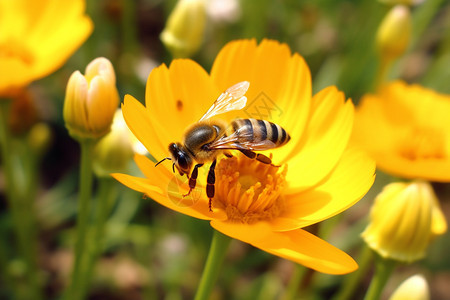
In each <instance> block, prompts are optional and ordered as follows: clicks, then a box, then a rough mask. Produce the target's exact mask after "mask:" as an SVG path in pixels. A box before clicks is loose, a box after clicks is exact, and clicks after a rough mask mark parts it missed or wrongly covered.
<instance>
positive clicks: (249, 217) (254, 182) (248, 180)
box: [213, 155, 287, 223]
mask: <svg viewBox="0 0 450 300" xmlns="http://www.w3.org/2000/svg"><path fill="white" fill-rule="evenodd" d="M286 172H287V165H282V166H280V167H278V166H273V165H270V164H264V163H261V162H259V161H257V160H254V159H249V158H247V157H245V156H244V155H239V156H233V157H230V158H224V159H222V160H220V161H219V163H218V165H217V167H216V184H215V186H216V194H215V197H214V199H213V207H216V208H221V209H223V210H224V211H225V212H226V214H227V216H228V220H230V221H232V222H240V223H254V222H256V221H261V220H270V219H273V218H275V217H277V216H278V215H279V214H280V213H281V212H282V210H283V207H284V205H283V204H284V203H283V200H282V199H283V197H282V191H283V189H284V188H285V187H286V180H285V176H286Z"/></svg>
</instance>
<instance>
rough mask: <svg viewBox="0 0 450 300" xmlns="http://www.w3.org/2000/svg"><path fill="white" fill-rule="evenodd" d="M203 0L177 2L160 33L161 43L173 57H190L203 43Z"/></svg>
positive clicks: (204, 5)
mask: <svg viewBox="0 0 450 300" xmlns="http://www.w3.org/2000/svg"><path fill="white" fill-rule="evenodd" d="M205 25H206V4H205V0H179V1H178V2H177V4H176V6H175V8H174V9H173V11H172V13H171V14H170V16H169V19H168V20H167V24H166V27H165V28H164V30H163V32H162V33H161V41H162V42H163V43H164V45H165V46H166V47H167V49H168V50H169V51H170V52H171V53H172V55H173V56H174V57H178V58H183V57H190V56H191V55H193V54H194V53H195V52H197V51H198V49H199V48H200V46H201V45H202V43H203V36H204V34H205Z"/></svg>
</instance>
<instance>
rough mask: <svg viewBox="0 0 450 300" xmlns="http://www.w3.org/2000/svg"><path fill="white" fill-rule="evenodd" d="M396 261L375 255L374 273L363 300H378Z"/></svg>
mask: <svg viewBox="0 0 450 300" xmlns="http://www.w3.org/2000/svg"><path fill="white" fill-rule="evenodd" d="M395 266H396V262H395V261H393V260H390V259H384V258H382V257H380V256H378V255H377V257H376V260H375V275H374V277H373V278H372V281H371V282H370V286H369V290H368V291H367V293H366V296H365V297H364V300H378V299H380V296H381V292H382V291H383V288H384V286H385V284H386V282H387V281H388V279H389V277H390V275H391V274H392V271H393V270H394V269H395Z"/></svg>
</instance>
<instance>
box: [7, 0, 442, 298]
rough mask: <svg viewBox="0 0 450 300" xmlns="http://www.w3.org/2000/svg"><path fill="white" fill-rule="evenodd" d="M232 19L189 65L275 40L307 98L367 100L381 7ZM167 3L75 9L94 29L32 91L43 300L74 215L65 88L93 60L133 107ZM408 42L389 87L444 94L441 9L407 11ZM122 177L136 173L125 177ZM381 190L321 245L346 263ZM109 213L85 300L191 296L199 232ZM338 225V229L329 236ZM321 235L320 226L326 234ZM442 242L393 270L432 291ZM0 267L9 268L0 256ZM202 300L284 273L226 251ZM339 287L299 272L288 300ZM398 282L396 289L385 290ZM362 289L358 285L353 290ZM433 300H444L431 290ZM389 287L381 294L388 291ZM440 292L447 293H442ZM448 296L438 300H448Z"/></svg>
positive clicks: (309, 0) (354, 4)
mask: <svg viewBox="0 0 450 300" xmlns="http://www.w3.org/2000/svg"><path fill="white" fill-rule="evenodd" d="M238 3H240V9H241V12H240V17H239V18H237V19H236V20H235V21H233V22H229V23H227V22H215V21H214V20H211V19H210V20H209V22H210V24H209V25H208V28H207V31H206V36H205V41H204V46H203V47H202V49H201V50H200V52H199V53H197V54H196V55H195V57H194V58H193V59H194V60H196V61H198V62H199V63H200V64H201V65H202V66H204V67H205V68H206V70H209V69H210V67H211V65H212V62H213V60H214V57H215V56H216V54H217V53H218V51H219V50H220V48H221V47H222V46H223V45H225V44H226V43H227V42H228V41H230V40H233V39H240V38H256V39H257V40H261V39H263V38H270V39H276V40H278V41H280V42H284V43H287V44H288V45H289V46H290V48H291V50H292V51H295V52H298V53H300V54H301V55H302V56H303V57H304V58H305V60H306V62H307V63H308V65H309V67H310V69H311V74H312V77H313V88H314V91H315V92H317V91H319V90H321V89H322V88H324V87H326V86H329V85H336V86H337V87H338V88H339V89H341V90H343V91H344V92H345V94H346V96H347V97H349V98H352V99H353V100H354V101H355V102H358V99H359V98H360V97H361V95H363V94H364V93H366V92H368V91H371V89H372V88H373V87H372V84H373V81H374V78H375V74H376V71H377V67H378V57H377V54H376V51H375V49H374V36H375V33H376V30H377V27H378V25H379V23H380V21H381V19H382V18H383V16H384V15H385V13H386V12H387V11H388V9H389V7H388V6H387V5H385V4H382V3H379V2H377V1H374V0H346V1H345V0H340V1H335V0H315V1H313V0H306V1H298V0H285V1H282V0H272V1H271V0H261V1H253V0H241V1H238ZM174 4H175V1H173V0H170V1H162V0H137V1H126V0H98V1H87V5H88V6H87V13H88V15H90V17H91V18H92V20H93V22H94V24H95V29H94V32H93V34H92V36H91V37H90V38H89V40H88V41H87V42H86V43H85V44H84V45H83V46H82V47H81V48H80V49H79V50H78V52H77V53H76V54H75V55H74V56H73V57H72V58H71V59H70V60H69V61H68V62H67V63H66V64H65V66H64V67H63V68H61V69H60V70H59V71H57V72H56V73H54V74H52V75H51V76H49V77H47V78H44V79H42V80H39V81H37V82H35V83H33V84H32V86H31V88H32V90H33V91H34V93H35V94H36V95H37V102H38V104H37V105H38V109H39V111H40V112H41V115H42V118H43V119H44V120H45V121H48V122H49V123H50V124H51V126H52V130H53V133H54V139H53V144H52V147H51V148H50V149H49V152H48V153H47V154H46V155H45V157H44V160H43V163H42V165H41V174H42V176H41V177H40V178H39V184H40V187H39V192H38V195H39V197H38V200H37V207H38V225H39V231H40V232H39V264H40V266H41V267H42V278H43V280H44V281H45V282H47V283H46V287H45V291H46V295H47V299H57V297H58V295H59V294H60V292H61V289H62V287H63V285H64V284H65V281H66V280H67V275H68V270H69V269H68V265H69V264H70V259H71V258H70V255H68V250H69V249H71V248H72V247H73V243H74V241H73V239H74V222H75V213H76V190H77V187H76V178H77V172H78V164H77V162H78V155H79V153H78V151H77V146H76V144H75V143H74V142H73V141H71V140H70V139H69V138H68V135H67V132H66V130H65V128H64V124H63V120H62V113H61V112H62V105H63V100H64V94H65V87H66V83H67V80H68V78H69V76H70V74H71V73H72V72H73V71H74V70H78V69H83V68H84V66H86V65H87V64H88V63H89V62H90V61H91V60H92V59H94V58H96V57H99V56H104V57H107V58H108V59H110V60H111V62H112V63H113V65H114V66H115V68H116V73H117V84H118V89H119V93H120V96H121V99H123V96H124V95H125V94H131V95H133V96H134V97H135V98H137V99H139V100H140V101H144V98H145V81H146V77H147V76H148V74H149V73H150V71H151V68H152V67H154V66H157V65H159V64H160V63H166V64H168V63H170V61H171V57H170V54H169V53H168V52H167V51H166V50H165V49H164V47H163V45H162V44H161V42H160V40H159V34H160V32H161V31H162V29H163V27H164V24H165V21H166V19H167V15H168V14H169V13H170V11H171V9H172V8H173V6H174ZM413 22H414V23H413V26H414V39H413V42H412V44H411V46H410V49H409V50H408V52H407V53H406V54H405V55H404V56H403V57H402V59H401V60H399V61H398V62H397V63H396V64H395V67H394V68H393V70H392V72H391V74H390V76H391V78H402V79H405V80H406V81H409V82H417V83H421V84H423V85H425V86H427V87H430V88H433V89H436V90H437V91H439V92H442V93H450V84H449V82H450V81H449V79H450V68H449V66H450V3H449V2H448V1H443V0H426V1H425V2H424V3H423V4H421V5H419V6H417V7H414V8H413ZM132 168H134V172H135V173H137V171H136V167H135V166H132ZM386 182H387V177H386V176H385V175H383V174H380V175H378V179H377V182H376V184H375V186H374V188H373V189H372V191H371V192H370V193H369V194H368V196H366V197H365V198H364V199H363V200H362V201H361V202H360V203H359V204H358V205H356V206H355V207H353V208H352V209H350V210H349V211H347V212H345V213H344V214H343V216H340V217H339V219H338V220H334V219H330V220H328V221H326V222H325V223H324V224H323V227H324V228H328V229H327V230H326V234H325V235H326V236H327V237H328V239H329V240H331V242H332V243H333V244H335V245H337V246H339V247H341V249H344V250H346V251H349V252H350V253H354V254H355V255H357V253H356V252H354V251H355V250H354V249H357V248H358V245H359V244H360V243H361V241H360V239H359V233H360V232H361V231H362V229H363V228H364V225H365V222H366V219H365V217H366V216H367V213H368V209H369V207H370V203H371V201H372V199H373V197H374V195H375V194H376V193H377V192H378V191H379V190H380V189H381V187H382V186H383V185H384V184H385V183H386ZM439 188H440V189H438V193H439V194H440V195H441V196H442V197H441V200H442V201H443V202H442V203H443V208H444V211H445V212H446V214H447V216H448V215H449V212H450V206H449V205H450V204H449V203H450V202H449V199H448V195H449V194H450V190H449V188H448V186H439ZM119 195H120V196H119V198H118V199H117V200H116V202H115V203H114V205H113V207H112V211H111V216H110V219H109V222H108V224H107V228H106V230H107V234H106V238H107V240H106V246H105V249H104V255H103V256H102V259H101V261H100V262H99V263H98V265H97V269H96V271H95V272H96V275H97V276H95V280H94V284H93V288H92V291H91V296H90V299H191V298H192V296H193V295H194V293H195V288H196V285H197V283H198V280H199V277H200V274H201V270H202V268H203V264H204V261H205V257H206V255H207V249H208V247H209V243H210V239H211V230H210V226H209V225H208V223H207V222H203V221H199V220H196V219H193V218H189V217H186V216H183V215H179V214H176V213H174V212H172V211H169V210H168V209H165V208H163V207H161V206H159V205H158V204H157V203H155V202H153V201H151V199H145V198H143V197H142V195H140V194H138V193H136V192H134V191H131V190H129V189H127V188H125V187H122V186H120V187H119ZM5 205H6V204H5V201H4V200H3V199H2V201H1V202H0V216H1V218H0V234H1V235H2V236H3V237H6V240H12V239H13V237H12V236H9V235H10V233H8V232H9V231H8V228H9V227H10V226H11V225H10V220H9V217H8V211H7V209H6V207H5ZM337 223H338V224H337ZM329 224H331V225H329ZM449 240H450V239H449V235H448V234H447V235H446V236H445V237H444V238H441V239H439V240H438V241H437V242H436V243H435V244H434V245H433V248H432V249H431V250H430V252H429V254H430V255H429V258H428V259H427V260H425V261H423V262H422V263H421V264H418V265H415V266H413V267H412V268H408V269H405V270H404V271H403V273H401V276H400V277H401V278H402V279H404V278H405V277H406V275H404V274H410V273H411V272H412V271H421V272H425V273H426V274H427V275H429V276H430V278H434V279H436V284H439V283H440V282H441V281H442V280H443V279H442V277H441V276H444V277H445V276H446V278H448V276H450V257H449V256H448V254H447V252H448V249H449V248H450V245H449ZM0 254H1V255H0V259H2V258H4V257H5V256H12V257H14V252H13V249H3V248H0ZM227 260H228V263H227V264H226V265H225V266H224V268H223V272H222V273H221V275H220V277H219V280H218V285H217V290H216V291H215V292H214V293H213V298H212V299H239V300H240V299H242V300H244V299H278V298H279V297H280V296H281V295H282V292H283V290H284V289H285V287H286V285H287V282H288V280H289V278H290V276H291V275H292V273H293V270H294V265H293V264H291V263H290V262H287V261H284V260H282V259H280V258H276V257H273V256H271V255H269V254H267V253H265V252H262V251H259V250H257V249H254V248H252V247H251V246H248V245H244V244H242V243H240V242H237V241H234V242H233V243H232V245H231V248H230V253H229V255H228V257H227ZM0 263H1V268H2V269H4V270H5V269H6V270H7V271H8V272H13V273H15V274H17V275H16V276H19V277H20V276H23V274H21V270H20V262H18V261H17V260H13V261H9V262H7V261H0ZM341 281H342V277H337V276H328V275H323V274H315V273H313V272H306V275H305V277H304V282H303V284H302V288H303V290H302V292H301V293H300V294H299V295H300V298H299V299H328V298H329V297H330V295H332V294H333V292H335V291H336V289H337V287H338V286H339V284H340V282H341ZM393 281H394V282H397V283H398V282H399V281H400V279H394V280H393ZM363 284H367V282H363ZM433 284H434V283H431V285H432V286H434V287H435V288H436V290H435V292H434V294H433V295H434V296H435V298H433V299H444V297H445V295H443V294H442V291H443V290H442V289H441V287H440V286H437V285H436V286H435V285H433ZM7 285H8V283H7V282H0V298H1V299H8V297H9V294H8V292H6V291H5V289H4V288H5V287H6V286H7ZM394 287H395V286H389V287H388V288H389V289H392V288H394ZM444 291H447V292H448V290H445V289H444ZM449 295H450V294H446V296H447V297H449Z"/></svg>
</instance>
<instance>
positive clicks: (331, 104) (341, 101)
mask: <svg viewBox="0 0 450 300" xmlns="http://www.w3.org/2000/svg"><path fill="white" fill-rule="evenodd" d="M353 110H354V108H353V104H352V102H351V101H345V97H344V95H343V93H342V92H339V91H338V90H337V89H336V88H335V87H329V88H326V89H324V90H322V91H321V92H319V93H318V94H317V95H315V96H314V98H313V107H312V116H311V120H310V122H309V124H308V127H307V131H306V135H305V137H304V139H303V140H302V141H301V142H300V143H298V144H297V145H295V148H296V149H301V150H300V152H299V153H298V154H297V155H295V156H294V158H293V159H292V160H291V161H290V162H289V172H288V174H287V178H286V180H287V181H288V182H289V184H290V187H291V188H293V189H297V191H299V190H302V189H307V188H310V187H311V186H314V185H316V184H317V183H318V182H319V181H321V180H322V179H323V178H324V177H325V176H327V175H328V174H329V173H330V172H331V171H332V170H333V168H334V167H335V166H336V164H337V163H338V161H339V159H340V158H341V155H342V153H343V151H344V150H345V148H346V147H347V144H348V140H349V138H350V135H351V132H352V126H353Z"/></svg>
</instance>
